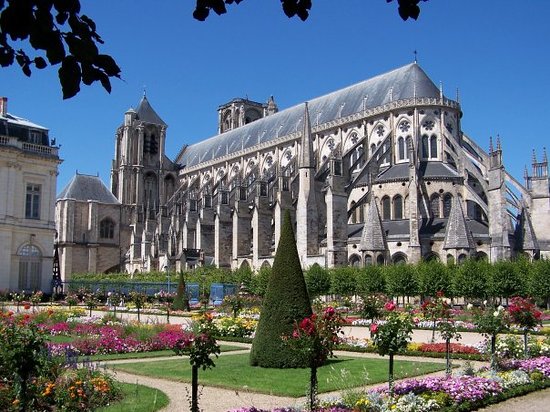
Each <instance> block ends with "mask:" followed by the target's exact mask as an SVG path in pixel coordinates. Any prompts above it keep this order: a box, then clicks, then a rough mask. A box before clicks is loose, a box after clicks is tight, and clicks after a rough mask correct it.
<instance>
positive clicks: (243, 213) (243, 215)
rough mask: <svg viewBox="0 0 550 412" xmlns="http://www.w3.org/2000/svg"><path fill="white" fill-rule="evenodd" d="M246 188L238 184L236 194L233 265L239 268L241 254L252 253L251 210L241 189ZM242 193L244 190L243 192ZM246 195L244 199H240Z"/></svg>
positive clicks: (233, 216)
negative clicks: (238, 261) (238, 260)
mask: <svg viewBox="0 0 550 412" xmlns="http://www.w3.org/2000/svg"><path fill="white" fill-rule="evenodd" d="M243 190H246V188H244V187H241V186H237V188H236V192H237V193H236V196H235V206H234V208H233V215H232V218H233V267H234V268H237V265H236V263H237V258H238V257H239V256H248V255H250V244H251V237H250V229H251V223H250V211H249V210H248V203H247V202H246V196H241V195H240V194H239V191H243ZM241 194H242V192H241ZM243 197H244V200H240V199H242V198H243Z"/></svg>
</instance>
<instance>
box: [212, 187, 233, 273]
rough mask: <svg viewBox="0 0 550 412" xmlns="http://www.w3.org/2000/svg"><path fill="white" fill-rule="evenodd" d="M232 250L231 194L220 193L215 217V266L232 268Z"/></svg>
mask: <svg viewBox="0 0 550 412" xmlns="http://www.w3.org/2000/svg"><path fill="white" fill-rule="evenodd" d="M232 248H233V221H232V219H231V210H230V207H229V193H228V192H226V191H220V193H218V204H217V206H216V213H215V217H214V264H215V265H216V266H217V267H231V257H232ZM235 257H236V256H235Z"/></svg>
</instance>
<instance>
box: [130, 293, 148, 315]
mask: <svg viewBox="0 0 550 412" xmlns="http://www.w3.org/2000/svg"><path fill="white" fill-rule="evenodd" d="M130 299H132V302H134V305H135V306H136V309H137V317H138V323H139V322H141V318H140V315H141V309H143V307H144V306H145V303H146V302H147V295H146V294H145V293H143V292H138V291H135V290H134V291H132V292H130Z"/></svg>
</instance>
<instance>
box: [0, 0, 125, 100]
mask: <svg viewBox="0 0 550 412" xmlns="http://www.w3.org/2000/svg"><path fill="white" fill-rule="evenodd" d="M0 11H1V14H0V65H1V66H2V67H7V66H11V65H12V64H13V63H15V62H17V64H18V65H19V66H20V67H21V70H22V71H23V73H24V74H25V75H26V76H30V75H31V67H32V66H34V67H35V68H37V69H44V68H46V67H47V66H48V64H49V65H51V66H56V65H58V64H60V65H61V66H60V68H59V71H58V73H59V81H60V82H61V88H62V90H63V98H64V99H68V98H70V97H73V96H74V95H75V94H77V93H78V92H79V91H80V83H84V84H85V85H87V86H88V85H90V84H92V83H94V82H96V81H99V82H100V83H101V85H102V86H103V88H104V89H105V90H107V92H109V93H110V92H111V81H110V78H111V77H118V78H120V68H119V67H118V65H117V64H116V63H115V61H114V59H113V58H112V57H111V56H108V55H106V54H101V53H100V52H99V49H98V44H103V40H102V39H101V37H100V36H99V34H97V32H96V25H95V23H94V21H93V20H92V19H90V18H89V17H88V16H86V15H85V14H80V1H79V0H45V1H43V0H6V1H4V0H0ZM18 42H28V43H29V44H30V46H31V47H32V48H33V49H34V50H36V51H42V54H43V56H39V55H36V56H29V55H28V54H27V53H26V52H25V51H23V49H17V43H18Z"/></svg>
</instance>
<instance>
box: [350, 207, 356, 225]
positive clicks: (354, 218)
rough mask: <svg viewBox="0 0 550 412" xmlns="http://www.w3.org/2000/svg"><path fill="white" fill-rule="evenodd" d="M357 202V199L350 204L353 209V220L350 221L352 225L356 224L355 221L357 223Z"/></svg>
mask: <svg viewBox="0 0 550 412" xmlns="http://www.w3.org/2000/svg"><path fill="white" fill-rule="evenodd" d="M355 204H356V203H355V201H354V202H351V205H350V209H351V211H352V212H351V222H350V223H351V224H352V225H353V224H355V223H357V215H356V214H355V212H356V211H355Z"/></svg>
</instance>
